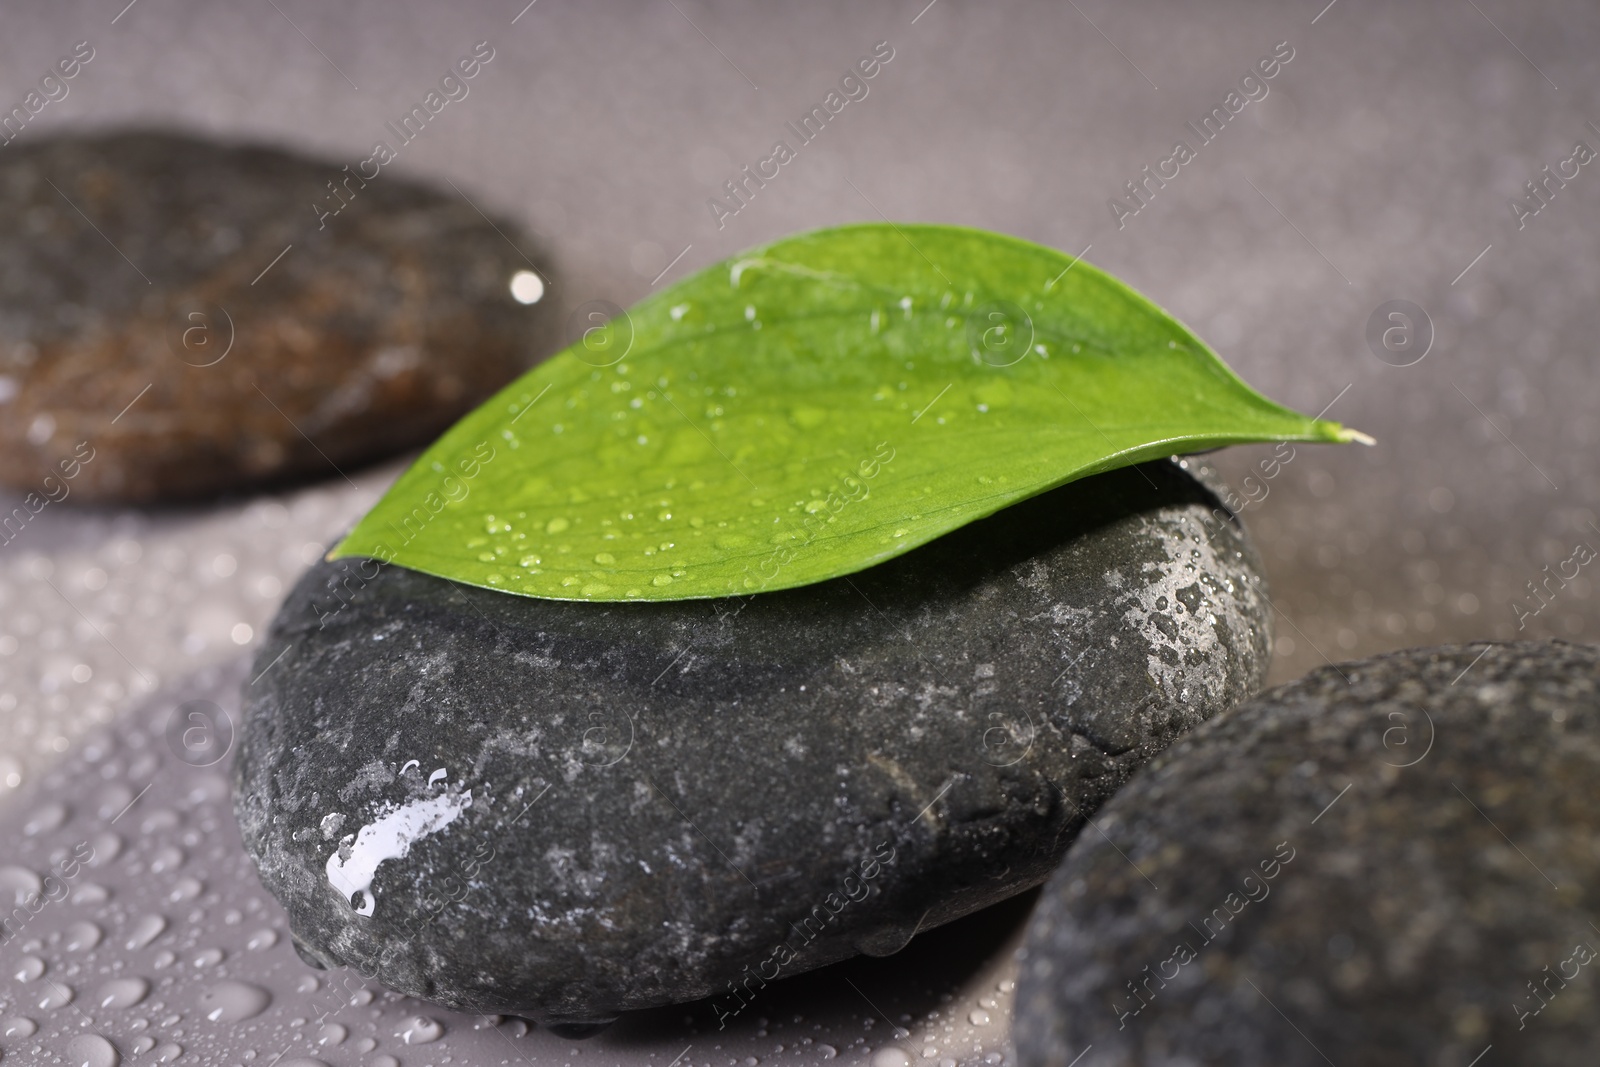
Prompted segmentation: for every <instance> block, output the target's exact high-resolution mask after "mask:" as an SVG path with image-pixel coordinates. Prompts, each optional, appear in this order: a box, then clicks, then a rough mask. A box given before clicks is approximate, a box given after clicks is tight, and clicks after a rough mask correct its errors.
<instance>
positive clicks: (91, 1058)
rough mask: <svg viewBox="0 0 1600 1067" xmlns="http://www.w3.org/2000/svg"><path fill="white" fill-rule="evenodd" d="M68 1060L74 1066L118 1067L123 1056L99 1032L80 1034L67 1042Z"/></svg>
mask: <svg viewBox="0 0 1600 1067" xmlns="http://www.w3.org/2000/svg"><path fill="white" fill-rule="evenodd" d="M67 1062H68V1063H70V1064H71V1065H72V1067H117V1064H119V1063H121V1062H122V1057H121V1056H119V1055H118V1054H117V1050H116V1048H114V1047H113V1046H112V1044H111V1042H109V1041H107V1040H106V1039H105V1038H103V1037H101V1036H100V1035H99V1034H79V1035H78V1036H77V1037H75V1038H73V1039H72V1040H71V1041H68V1042H67Z"/></svg>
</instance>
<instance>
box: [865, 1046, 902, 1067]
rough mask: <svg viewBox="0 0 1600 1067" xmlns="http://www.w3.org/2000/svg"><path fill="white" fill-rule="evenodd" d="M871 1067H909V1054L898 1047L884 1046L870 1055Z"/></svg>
mask: <svg viewBox="0 0 1600 1067" xmlns="http://www.w3.org/2000/svg"><path fill="white" fill-rule="evenodd" d="M872 1067H911V1054H910V1053H909V1052H907V1051H906V1050H905V1049H903V1048H901V1047H900V1046H899V1045H885V1046H883V1047H882V1048H880V1049H879V1050H878V1051H876V1052H874V1053H873V1054H872Z"/></svg>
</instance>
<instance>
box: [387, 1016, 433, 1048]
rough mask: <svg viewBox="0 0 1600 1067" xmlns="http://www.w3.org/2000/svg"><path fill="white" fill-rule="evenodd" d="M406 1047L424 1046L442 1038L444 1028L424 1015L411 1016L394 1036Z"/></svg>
mask: <svg viewBox="0 0 1600 1067" xmlns="http://www.w3.org/2000/svg"><path fill="white" fill-rule="evenodd" d="M394 1036H395V1037H398V1038H399V1039H400V1040H402V1041H404V1042H405V1043H406V1044H408V1045H426V1044H430V1043H431V1042H434V1041H437V1040H439V1039H440V1038H441V1037H443V1036H444V1027H443V1026H441V1025H439V1023H438V1022H436V1021H435V1020H433V1019H430V1018H428V1017H427V1016H426V1015H413V1016H412V1017H411V1018H409V1019H407V1020H406V1021H405V1025H403V1026H402V1027H401V1028H400V1030H399V1031H398V1032H397V1033H396V1034H395V1035H394Z"/></svg>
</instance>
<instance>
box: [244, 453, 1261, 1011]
mask: <svg viewBox="0 0 1600 1067" xmlns="http://www.w3.org/2000/svg"><path fill="white" fill-rule="evenodd" d="M1218 508H1219V505H1218V503H1217V501H1216V499H1215V498H1214V497H1213V496H1212V494H1211V493H1210V492H1209V491H1207V490H1206V489H1205V488H1204V487H1203V486H1202V485H1201V484H1200V483H1199V482H1197V481H1196V480H1195V478H1194V477H1192V476H1191V475H1190V474H1188V473H1186V472H1185V471H1184V470H1183V469H1181V468H1180V466H1179V464H1177V463H1173V462H1166V461H1162V462H1158V463H1148V464H1144V465H1143V466H1141V467H1137V468H1129V469H1125V470H1121V471H1115V472H1112V473H1108V474H1103V475H1100V476H1097V477H1094V478H1090V479H1087V480H1084V481H1081V482H1077V483H1074V484H1071V485H1068V486H1065V487H1063V488H1060V489H1057V490H1055V491H1053V492H1050V493H1047V494H1045V495H1043V496H1040V497H1037V498H1035V499H1033V500H1030V501H1027V502H1025V503H1022V504H1018V505H1016V506H1014V507H1012V508H1009V509H1007V510H1005V511H1003V512H1001V513H999V514H997V515H995V516H992V517H990V518H988V519H985V520H982V521H980V522H976V523H973V524H972V525H970V526H967V527H965V528H964V529H961V530H958V531H956V532H954V533H951V534H949V535H947V536H945V537H943V538H941V539H939V540H937V541H935V542H933V543H931V544H929V545H926V546H924V547H922V548H919V549H917V550H915V551H914V552H911V553H908V554H907V555H905V556H902V557H900V558H898V559H895V560H892V561H890V562H888V563H885V564H882V565H881V566H878V567H874V568H872V569H870V570H868V571H864V572H862V573H859V574H854V575H851V576H850V577H848V578H841V579H837V580H834V581H830V582H825V583H821V584H818V585H814V586H811V587H808V588H803V589H795V590H789V591H785V592H776V593H767V594H762V595H758V596H755V597H752V598H747V599H742V600H739V599H734V600H726V601H706V600H701V601H683V602H676V603H656V604H590V603H567V602H557V601H547V600H534V599H529V598H524V597H519V596H515V595H511V594H507V593H501V592H497V591H490V590H480V589H474V588H467V587H463V586H461V585H458V584H455V583H452V582H449V581H445V580H441V579H438V578H434V577H430V576H427V575H423V574H419V573H416V572H412V571H407V570H403V569H401V568H398V567H392V566H391V567H380V566H379V564H378V563H377V562H376V561H371V560H366V561H361V560H343V561H339V562H335V563H325V564H322V565H319V566H318V567H316V568H314V569H313V570H312V571H311V572H310V573H309V574H307V575H306V576H305V578H303V579H302V580H301V582H300V583H299V585H298V586H297V587H296V588H295V589H294V591H293V592H292V593H291V594H290V596H289V597H288V600H287V602H286V603H285V604H284V606H283V608H282V610H281V612H280V613H279V615H278V617H277V619H276V621H275V622H274V623H273V626H272V628H271V632H270V633H269V634H268V636H267V638H266V641H265V643H264V644H263V646H262V648H261V651H260V654H259V656H258V659H257V665H256V669H255V673H256V674H259V675H260V677H259V678H258V679H257V680H256V681H254V682H252V683H251V684H250V685H249V686H248V687H246V689H245V714H244V718H245V721H244V723H243V726H242V731H241V744H240V752H239V758H238V763H237V766H236V769H235V780H236V807H237V812H238V817H239V822H240V826H241V827H242V829H243V835H244V841H245V845H246V848H247V849H248V851H249V852H250V854H251V856H252V857H253V858H254V860H255V862H256V864H257V866H258V867H259V869H260V872H261V877H262V880H263V881H264V882H265V884H266V885H267V887H268V888H269V889H271V890H272V892H273V893H274V894H275V895H276V896H277V897H278V899H279V900H280V901H281V902H282V903H283V905H284V906H285V908H286V909H287V910H288V913H289V916H290V920H291V923H292V926H293V929H294V932H295V934H296V936H297V938H298V940H299V941H300V942H301V943H302V945H303V949H304V952H305V954H306V955H307V956H309V957H310V958H312V959H314V960H317V961H320V962H323V963H326V964H336V963H344V964H349V965H352V966H355V967H358V968H360V969H362V970H363V972H364V973H367V974H369V975H372V976H374V977H376V978H377V979H378V980H379V981H381V982H383V983H384V984H386V985H388V986H390V987H392V988H394V989H397V990H402V991H405V992H408V993H411V994H413V995H416V996H419V997H424V998H427V999H430V1000H433V1001H437V1002H439V1003H441V1004H445V1005H448V1006H451V1007H455V1008H461V1009H471V1010H476V1011H482V1012H501V1013H510V1014H518V1015H525V1016H530V1017H534V1018H543V1019H547V1020H558V1021H560V1020H565V1021H568V1022H572V1021H575V1020H601V1019H605V1018H608V1017H612V1016H615V1015H616V1014H617V1013H618V1012H620V1011H623V1010H627V1009H634V1008H645V1007H649V1006H652V1005H660V1004H666V1003H673V1002H685V1001H691V1000H695V999H698V998H702V997H708V996H710V997H716V998H718V999H717V1000H716V1001H715V1005H716V1009H717V1011H718V1012H719V1014H731V1013H737V1012H738V1011H740V1010H741V1007H742V1005H744V1004H745V1003H746V1002H747V1001H748V1000H749V999H750V998H751V997H753V996H755V995H756V993H757V991H758V990H759V988H760V987H761V985H763V984H764V983H765V982H766V981H768V980H771V979H773V978H775V977H777V976H787V975H792V974H796V973H799V972H801V971H805V970H809V969H811V968H815V967H819V966H822V965H823V964H827V963H830V962H833V961H835V960H839V959H842V958H845V957H848V956H850V955H853V954H855V953H858V952H860V953H869V954H877V955H883V954H888V953H892V952H895V951H896V950H898V949H899V948H901V947H902V946H903V945H904V944H905V943H906V942H907V941H908V940H910V938H911V937H912V935H913V934H914V933H916V931H918V930H922V929H927V928H929V927H932V926H935V925H938V924H940V923H945V922H949V921H950V920H952V919H955V918H957V917H958V916H961V915H964V914H966V913H969V912H971V911H974V910H976V909H978V908H982V907H984V906H985V905H988V904H991V903H994V902H996V901H999V900H1001V899H1003V898H1005V897H1008V896H1011V895H1013V894H1015V893H1018V892H1021V891H1022V890H1024V889H1027V888H1029V887H1031V886H1034V885H1037V884H1039V883H1040V882H1042V881H1043V880H1044V879H1045V878H1046V877H1047V876H1048V875H1049V873H1050V872H1051V870H1053V869H1054V867H1055V866H1056V864H1057V863H1058V862H1059V861H1060V859H1061V857H1062V855H1063V854H1064V852H1065V851H1066V848H1067V846H1068V845H1069V844H1070V843H1071V842H1072V840H1073V838H1074V837H1075V836H1076V835H1077V834H1078V832H1079V830H1080V828H1081V827H1082V826H1083V823H1084V816H1085V813H1086V812H1091V811H1093V810H1094V809H1095V808H1097V807H1099V806H1100V804H1101V803H1102V802H1104V801H1105V799H1106V798H1107V797H1108V796H1110V795H1111V793H1112V792H1113V791H1114V790H1115V789H1116V788H1117V787H1118V786H1120V785H1121V784H1122V783H1123V782H1124V781H1125V780H1126V779H1127V778H1128V776H1129V775H1130V774H1131V773H1132V772H1133V771H1134V769H1135V768H1137V767H1138V766H1140V765H1141V764H1143V763H1144V762H1145V761H1147V760H1148V759H1150V758H1151V757H1152V756H1153V755H1155V754H1156V753H1157V752H1159V751H1161V750H1162V749H1163V748H1165V747H1166V746H1167V745H1168V744H1170V743H1171V742H1172V741H1173V740H1174V739H1175V738H1177V737H1178V736H1179V735H1181V734H1182V733H1184V732H1185V731H1186V730H1189V729H1191V728H1192V727H1194V726H1196V725H1198V724H1200V723H1201V722H1203V721H1204V720H1206V719H1208V718H1210V717H1211V716H1213V715H1215V714H1217V713H1218V712H1220V711H1222V710H1224V709H1226V708H1228V707H1230V706H1232V705H1234V704H1235V703H1237V702H1238V701H1240V700H1242V699H1243V698H1244V697H1246V696H1248V695H1249V694H1250V693H1252V692H1254V691H1255V690H1256V689H1257V688H1258V686H1259V684H1260V682H1261V680H1262V677H1263V675H1264V673H1265V671H1266V666H1267V660H1268V655H1269V647H1270V641H1269V623H1270V619H1269V608H1268V605H1267V601H1266V596H1265V593H1264V590H1263V586H1262V580H1261V577H1260V574H1259V565H1258V563H1257V561H1256V556H1255V553H1254V551H1253V550H1252V549H1251V547H1250V545H1249V543H1248V542H1247V541H1246V540H1245V539H1244V536H1243V534H1242V532H1241V531H1240V529H1239V528H1238V527H1237V525H1236V524H1234V523H1233V522H1232V521H1229V520H1228V519H1227V516H1226V513H1225V512H1220V511H1218V510H1217V509H1218ZM1218 515H1220V516H1221V517H1222V520H1221V521H1220V522H1219V521H1217V519H1216V516H1218Z"/></svg>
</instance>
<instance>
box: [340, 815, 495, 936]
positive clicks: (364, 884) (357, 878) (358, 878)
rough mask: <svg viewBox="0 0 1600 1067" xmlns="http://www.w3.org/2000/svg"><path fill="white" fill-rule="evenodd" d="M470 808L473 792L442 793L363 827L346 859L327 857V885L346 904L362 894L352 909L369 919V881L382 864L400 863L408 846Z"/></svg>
mask: <svg viewBox="0 0 1600 1067" xmlns="http://www.w3.org/2000/svg"><path fill="white" fill-rule="evenodd" d="M470 807H472V791H471V790H468V791H467V792H465V793H445V794H442V795H440V796H436V797H427V798H425V799H422V800H413V801H411V802H410V803H409V804H402V805H401V806H400V807H398V808H396V809H395V810H394V811H391V812H389V813H388V814H386V815H383V816H381V817H379V818H378V819H376V820H374V821H373V822H370V823H368V824H367V825H365V826H363V827H362V828H361V829H360V830H359V831H358V832H357V833H356V839H355V842H354V843H353V844H352V845H351V846H350V854H349V858H348V859H343V858H341V856H340V853H341V852H343V849H338V850H335V852H334V853H333V855H331V856H329V857H328V884H329V885H331V886H333V888H334V889H336V890H338V891H339V892H340V893H341V894H342V895H343V896H344V898H345V899H346V900H350V899H352V898H353V897H354V896H355V894H357V893H360V894H361V903H360V904H359V905H353V906H354V907H355V910H356V913H357V914H358V915H371V914H372V912H373V910H374V909H375V907H376V906H377V899H376V898H375V897H374V896H373V894H372V878H373V875H375V874H376V873H377V870H378V864H380V863H382V862H383V861H384V860H397V859H403V858H404V857H405V855H406V853H408V852H410V851H411V846H412V845H413V844H415V843H416V842H417V841H419V840H421V839H422V838H424V837H426V836H428V835H429V834H433V833H438V832H439V831H440V830H443V829H444V828H445V827H446V826H449V825H450V824H451V823H453V822H455V820H456V817H457V816H458V815H460V814H461V813H462V812H463V811H465V810H466V809H467V808H470Z"/></svg>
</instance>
